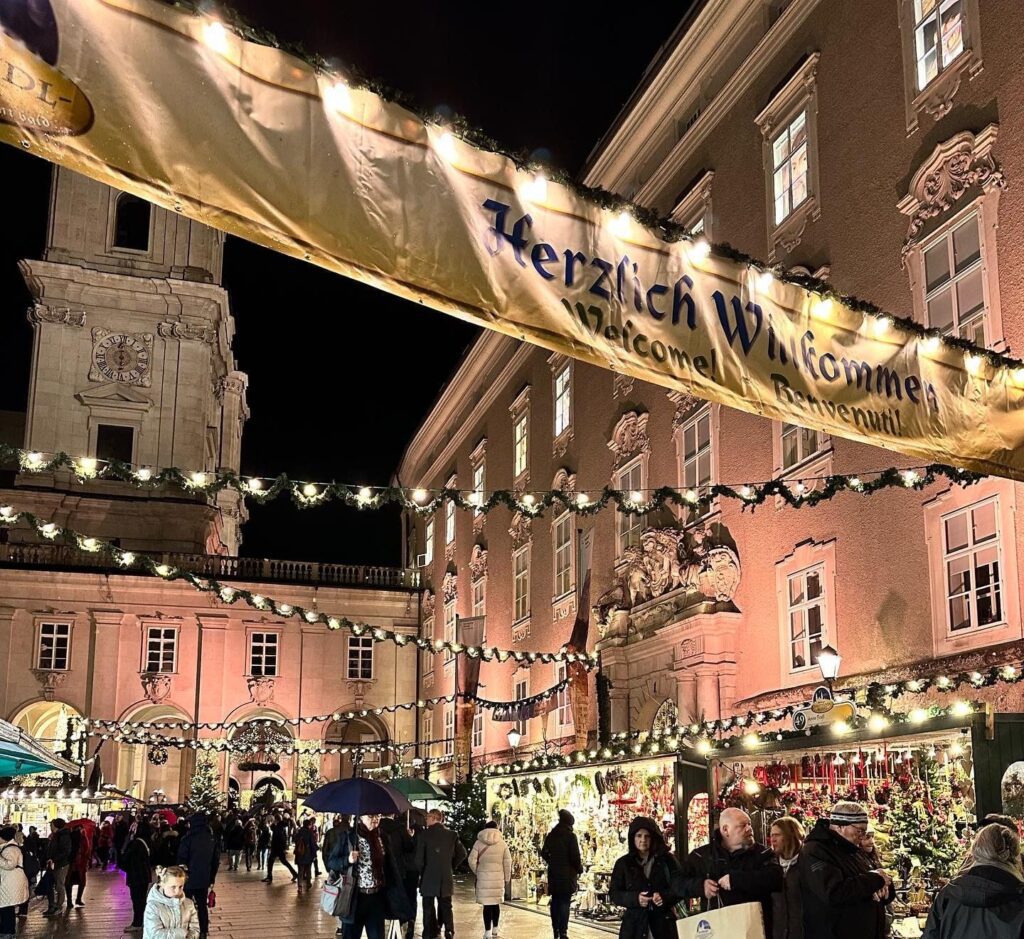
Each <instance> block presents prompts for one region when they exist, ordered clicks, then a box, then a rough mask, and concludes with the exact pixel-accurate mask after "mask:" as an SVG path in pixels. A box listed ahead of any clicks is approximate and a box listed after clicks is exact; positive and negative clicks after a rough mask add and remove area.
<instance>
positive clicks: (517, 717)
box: [481, 682, 565, 724]
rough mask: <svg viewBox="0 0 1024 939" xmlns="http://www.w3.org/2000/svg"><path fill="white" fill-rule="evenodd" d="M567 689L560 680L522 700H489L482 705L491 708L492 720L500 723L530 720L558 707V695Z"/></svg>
mask: <svg viewBox="0 0 1024 939" xmlns="http://www.w3.org/2000/svg"><path fill="white" fill-rule="evenodd" d="M564 690H565V683H564V682H559V683H558V684H557V685H554V686H553V687H551V688H549V689H548V690H547V691H544V692H542V693H541V694H537V695H533V696H532V697H529V698H526V699H525V700H523V701H521V702H515V701H509V702H498V701H487V702H482V703H481V707H486V708H489V709H490V712H491V720H492V721H496V722H497V723H499V724H509V723H512V722H519V721H528V720H531V719H532V718H534V717H543V716H544V715H545V714H549V713H550V712H551V711H553V710H554V709H555V708H556V707H558V695H559V694H560V693H561V692H562V691H564Z"/></svg>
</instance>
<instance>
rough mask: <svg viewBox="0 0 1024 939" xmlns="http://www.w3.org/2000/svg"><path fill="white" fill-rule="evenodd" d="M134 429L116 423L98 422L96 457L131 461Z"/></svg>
mask: <svg viewBox="0 0 1024 939" xmlns="http://www.w3.org/2000/svg"><path fill="white" fill-rule="evenodd" d="M134 443H135V430H134V429H133V428H131V427H121V426H120V425H118V424H98V425H97V427H96V459H97V460H105V461H107V462H109V461H111V460H120V461H121V462H122V463H131V462H132V449H133V445H134Z"/></svg>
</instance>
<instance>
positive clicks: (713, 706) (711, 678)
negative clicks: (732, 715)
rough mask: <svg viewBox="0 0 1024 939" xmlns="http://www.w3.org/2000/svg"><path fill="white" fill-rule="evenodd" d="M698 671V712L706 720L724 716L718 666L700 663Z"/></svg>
mask: <svg viewBox="0 0 1024 939" xmlns="http://www.w3.org/2000/svg"><path fill="white" fill-rule="evenodd" d="M695 671H696V672H697V713H698V714H703V715H704V718H705V720H709V721H710V720H717V719H718V718H719V717H721V716H722V701H721V698H720V697H719V691H718V666H717V665H698V666H697V668H696V669H695Z"/></svg>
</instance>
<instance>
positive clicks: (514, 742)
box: [506, 727, 523, 760]
mask: <svg viewBox="0 0 1024 939" xmlns="http://www.w3.org/2000/svg"><path fill="white" fill-rule="evenodd" d="M506 737H507V738H508V745H509V746H510V747H511V748H512V759H513V760H515V759H518V757H519V753H518V750H519V743H520V741H522V739H523V735H522V734H521V733H519V731H518V730H516V729H515V727H513V728H512V729H511V730H510V731H509V732H508V733H507V734H506Z"/></svg>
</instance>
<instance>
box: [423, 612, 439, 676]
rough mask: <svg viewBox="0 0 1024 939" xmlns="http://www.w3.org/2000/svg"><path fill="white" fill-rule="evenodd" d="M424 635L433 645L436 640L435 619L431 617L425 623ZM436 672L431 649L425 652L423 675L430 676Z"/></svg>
mask: <svg viewBox="0 0 1024 939" xmlns="http://www.w3.org/2000/svg"><path fill="white" fill-rule="evenodd" d="M423 635H424V636H426V638H427V639H429V640H430V642H431V645H433V642H434V639H435V638H436V637H435V636H434V618H433V617H432V616H431V617H429V618H427V619H425V620H424V621H423ZM433 671H434V655H433V652H431V650H430V649H424V650H423V674H424V675H429V674H430V673H431V672H433Z"/></svg>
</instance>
